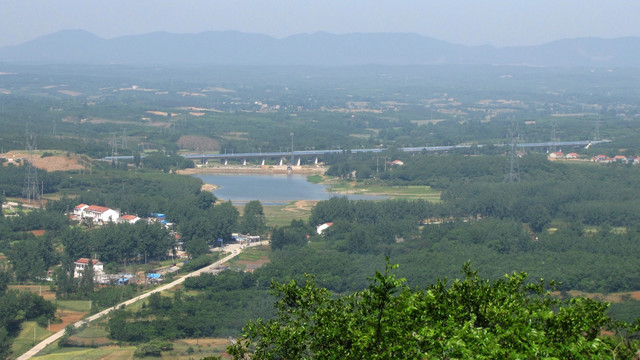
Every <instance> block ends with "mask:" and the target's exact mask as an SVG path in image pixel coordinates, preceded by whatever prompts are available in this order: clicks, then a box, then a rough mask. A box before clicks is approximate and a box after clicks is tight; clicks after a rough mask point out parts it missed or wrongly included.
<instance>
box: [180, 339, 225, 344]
mask: <svg viewBox="0 0 640 360" xmlns="http://www.w3.org/2000/svg"><path fill="white" fill-rule="evenodd" d="M180 341H181V342H183V343H185V344H189V345H196V344H198V345H201V346H207V345H211V346H226V345H229V340H228V339H182V340H180Z"/></svg>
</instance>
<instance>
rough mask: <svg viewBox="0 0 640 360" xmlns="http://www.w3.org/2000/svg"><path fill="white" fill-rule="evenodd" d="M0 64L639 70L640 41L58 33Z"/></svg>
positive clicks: (2, 53) (7, 53)
mask: <svg viewBox="0 0 640 360" xmlns="http://www.w3.org/2000/svg"><path fill="white" fill-rule="evenodd" d="M0 62H10V63H32V64H130V65H143V64H155V65H230V64H233V65H318V66H344V65H364V64H379V65H435V64H447V65H450V64H467V65H476V64H478V65H479V64H483V65H486V64H493V65H526V66H543V67H640V37H624V38H616V39H600V38H577V39H565V40H558V41H554V42H550V43H547V44H543V45H538V46H512V47H504V48H496V47H493V46H464V45H456V44H452V43H448V42H446V41H442V40H437V39H433V38H430V37H426V36H421V35H417V34H405V33H367V34H362V33H356V34H344V35H334V34H328V33H323V32H318V33H314V34H300V35H294V36H289V37H287V38H284V39H276V38H273V37H270V36H267V35H260V34H250V33H242V32H237V31H216V32H203V33H199V34H169V33H164V32H156V33H149V34H144V35H135V36H123V37H118V38H113V39H109V40H106V39H102V38H100V37H98V36H96V35H93V34H91V33H89V32H86V31H82V30H63V31H59V32H56V33H54V34H51V35H46V36H42V37H39V38H37V39H35V40H32V41H29V42H26V43H24V44H21V45H17V46H6V47H3V48H0Z"/></svg>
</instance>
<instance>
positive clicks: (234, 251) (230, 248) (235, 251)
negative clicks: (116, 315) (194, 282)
mask: <svg viewBox="0 0 640 360" xmlns="http://www.w3.org/2000/svg"><path fill="white" fill-rule="evenodd" d="M266 243H267V242H266V241H260V242H256V243H253V244H251V245H249V246H256V245H263V244H266ZM245 247H246V246H242V245H239V244H231V245H227V246H225V247H224V251H226V252H229V253H230V254H229V255H227V256H225V257H224V258H222V259H220V260H218V261H216V262H215V263H213V264H211V265H209V266H206V267H203V268H202V269H199V270H196V271H194V272H192V273H189V274H187V275H185V276H183V277H181V278H179V279H177V280H174V281H173V282H170V283H168V284H164V285H162V286H160V287H158V288H155V289H153V290H152V291H149V292H147V293H144V294H142V295H140V296H136V297H134V298H132V299H129V300H127V301H124V302H122V303H120V304H118V305H116V306H113V307H110V308H108V309H106V310H103V311H101V312H99V313H97V314H94V315H92V316H90V317H88V318H86V319H83V320H81V321H78V322H76V323H74V324H73V326H75V327H76V328H78V327H80V326H82V325H84V324H87V323H89V322H91V321H94V320H96V319H99V318H101V317H103V316H105V315H107V314H108V313H110V312H111V311H113V310H115V309H116V308H118V307H120V306H123V305H124V306H126V305H130V304H133V303H134V302H136V301H138V300H142V299H144V298H147V297H149V296H151V294H155V293H158V292H161V291H164V290H168V289H171V288H172V287H174V286H176V285H178V284H181V283H182V282H184V280H185V279H186V278H188V277H191V276H198V275H200V274H202V273H203V272H206V271H208V270H210V269H213V268H215V267H216V266H218V265H220V264H222V263H225V262H227V261H229V260H231V259H232V258H234V257H236V256H238V255H239V254H240V253H241V252H242V250H243V249H244V248H245ZM63 335H64V329H63V330H60V331H58V332H57V333H55V334H53V335H51V336H49V337H48V338H46V339H44V340H42V341H41V342H40V343H39V344H37V345H36V346H34V347H32V348H31V349H30V350H29V351H27V352H26V353H24V354H22V355H20V357H18V358H17V360H25V359H31V358H32V357H33V356H35V355H36V354H37V353H38V352H40V351H41V350H42V349H44V348H45V347H47V345H50V344H51V343H53V342H54V341H56V340H58V339H60V338H61V337H62V336H63Z"/></svg>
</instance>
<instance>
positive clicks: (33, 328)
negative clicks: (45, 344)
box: [12, 321, 54, 357]
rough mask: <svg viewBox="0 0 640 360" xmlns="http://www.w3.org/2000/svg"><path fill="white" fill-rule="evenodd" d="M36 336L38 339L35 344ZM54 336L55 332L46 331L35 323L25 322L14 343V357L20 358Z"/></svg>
mask: <svg viewBox="0 0 640 360" xmlns="http://www.w3.org/2000/svg"><path fill="white" fill-rule="evenodd" d="M34 334H35V337H36V341H35V342H34V341H33V335H34ZM52 334H54V332H53V331H47V330H46V329H44V328H42V327H41V326H39V325H38V324H37V323H36V322H35V321H25V322H24V323H23V324H22V329H21V330H20V334H18V337H17V338H16V339H15V340H14V341H13V346H12V350H13V356H15V357H18V356H19V355H21V354H23V353H24V352H26V351H27V350H29V349H31V348H32V347H33V345H35V344H37V343H39V342H40V341H42V340H44V339H46V338H48V337H49V336H51V335H52Z"/></svg>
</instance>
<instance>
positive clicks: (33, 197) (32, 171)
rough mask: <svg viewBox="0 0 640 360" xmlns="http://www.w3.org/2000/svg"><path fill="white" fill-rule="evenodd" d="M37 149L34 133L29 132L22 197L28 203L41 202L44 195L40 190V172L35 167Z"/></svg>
mask: <svg viewBox="0 0 640 360" xmlns="http://www.w3.org/2000/svg"><path fill="white" fill-rule="evenodd" d="M35 148H36V139H35V136H34V135H33V133H30V132H29V131H28V130H27V153H28V155H27V161H26V163H25V164H24V166H25V177H24V187H23V188H22V195H23V196H24V197H25V198H26V199H27V203H31V202H32V201H33V202H35V201H41V200H42V195H41V194H40V191H39V190H38V187H39V186H38V172H37V170H36V168H35V167H34V166H33V150H34V149H35Z"/></svg>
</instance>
